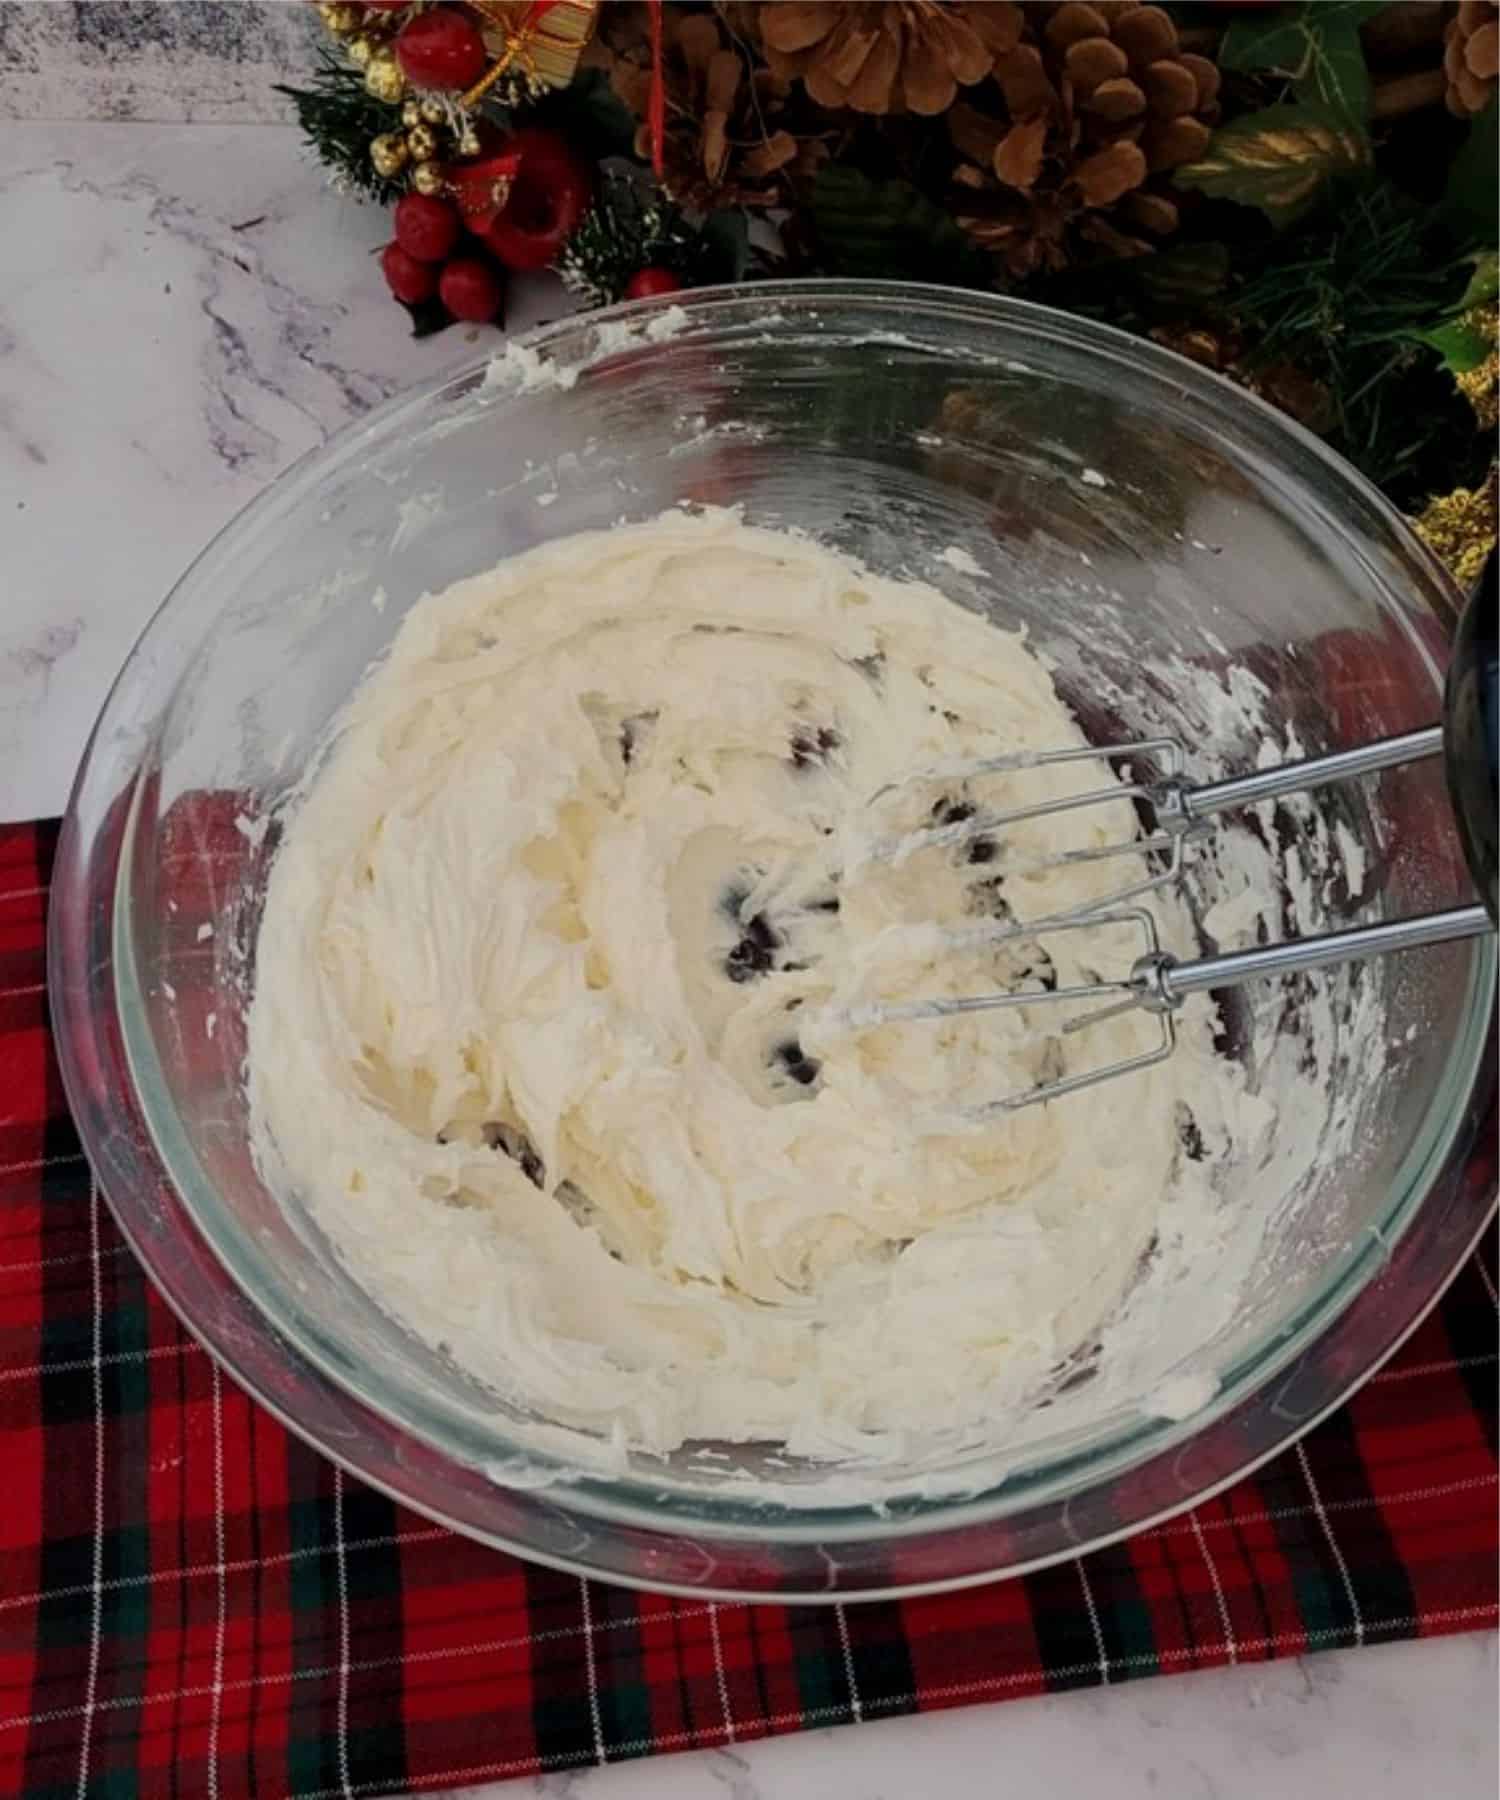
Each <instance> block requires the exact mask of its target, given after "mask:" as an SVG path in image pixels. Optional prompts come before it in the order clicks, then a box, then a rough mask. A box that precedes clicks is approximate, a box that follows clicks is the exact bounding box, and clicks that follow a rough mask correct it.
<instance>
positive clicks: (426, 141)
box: [406, 125, 438, 163]
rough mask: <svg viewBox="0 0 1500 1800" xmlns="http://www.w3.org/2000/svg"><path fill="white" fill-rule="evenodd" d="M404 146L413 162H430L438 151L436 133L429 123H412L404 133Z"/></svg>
mask: <svg viewBox="0 0 1500 1800" xmlns="http://www.w3.org/2000/svg"><path fill="white" fill-rule="evenodd" d="M406 147H407V149H408V150H409V151H410V152H411V159H412V161H413V162H416V163H424V162H431V161H432V159H433V157H435V156H436V155H437V153H438V134H437V133H436V132H435V131H434V130H433V129H432V127H431V126H430V125H413V126H412V128H411V130H410V131H408V132H407V134H406Z"/></svg>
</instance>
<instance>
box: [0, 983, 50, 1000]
mask: <svg viewBox="0 0 1500 1800" xmlns="http://www.w3.org/2000/svg"><path fill="white" fill-rule="evenodd" d="M46 991H47V984H46V982H45V981H28V982H27V983H26V984H25V986H24V987H13V988H0V1000H18V999H20V997H21V995H22V994H45V993H46Z"/></svg>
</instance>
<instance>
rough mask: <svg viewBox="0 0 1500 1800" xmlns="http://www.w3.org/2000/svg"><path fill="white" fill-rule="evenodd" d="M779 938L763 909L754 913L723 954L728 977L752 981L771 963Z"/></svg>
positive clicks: (735, 979) (777, 947)
mask: <svg viewBox="0 0 1500 1800" xmlns="http://www.w3.org/2000/svg"><path fill="white" fill-rule="evenodd" d="M780 947H781V938H780V936H779V935H778V933H777V932H775V931H774V930H773V929H772V928H771V925H770V922H769V921H768V920H767V918H766V915H765V914H764V913H755V914H754V915H753V916H752V917H751V918H749V919H747V920H746V922H745V924H744V925H743V926H742V927H741V932H740V941H739V942H738V943H737V944H736V945H735V946H734V948H733V949H732V950H731V951H730V952H729V954H728V956H726V957H725V958H724V973H725V974H726V975H727V976H728V977H729V979H730V980H731V981H740V982H743V981H753V980H754V979H755V977H756V976H757V975H764V974H766V973H767V971H768V970H769V969H771V967H772V966H773V964H774V961H775V952H776V951H777V950H778V949H779V948H780Z"/></svg>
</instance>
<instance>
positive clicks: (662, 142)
mask: <svg viewBox="0 0 1500 1800" xmlns="http://www.w3.org/2000/svg"><path fill="white" fill-rule="evenodd" d="M661 5H662V0H647V6H648V9H649V11H650V14H651V100H650V104H649V106H648V108H647V112H646V125H647V129H648V130H649V132H650V134H651V168H652V172H653V173H654V174H655V176H656V179H657V180H658V181H660V180H661V178H662V175H663V174H664V173H665V171H666V166H667V163H666V146H667V83H666V77H665V76H664V75H663V73H662V60H661V59H662V49H661V29H662V12H661Z"/></svg>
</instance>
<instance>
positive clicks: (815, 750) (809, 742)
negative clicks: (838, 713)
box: [792, 725, 844, 769]
mask: <svg viewBox="0 0 1500 1800" xmlns="http://www.w3.org/2000/svg"><path fill="white" fill-rule="evenodd" d="M843 741H844V740H843V739H842V738H841V737H840V736H839V734H838V733H837V732H836V731H835V730H834V729H833V727H832V726H831V725H819V726H818V727H817V728H816V729H815V730H814V729H812V728H810V727H809V728H805V729H803V730H801V731H796V732H794V733H793V734H792V762H793V765H794V766H795V767H796V768H799V769H809V768H811V767H812V765H813V764H814V763H826V762H827V761H828V758H829V756H830V755H831V754H832V753H833V752H834V751H835V750H837V749H838V747H839V745H840V744H841V743H843Z"/></svg>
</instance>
